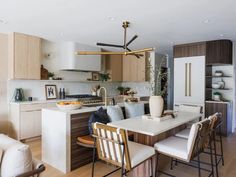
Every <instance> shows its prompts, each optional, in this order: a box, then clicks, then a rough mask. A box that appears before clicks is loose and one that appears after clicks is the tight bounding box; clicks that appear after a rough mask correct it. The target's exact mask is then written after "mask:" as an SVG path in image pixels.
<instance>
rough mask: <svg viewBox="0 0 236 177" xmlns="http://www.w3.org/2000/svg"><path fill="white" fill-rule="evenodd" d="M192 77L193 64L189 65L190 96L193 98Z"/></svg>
mask: <svg viewBox="0 0 236 177" xmlns="http://www.w3.org/2000/svg"><path fill="white" fill-rule="evenodd" d="M191 77H192V63H189V78H188V79H189V82H188V84H189V87H188V88H189V96H191V89H192V88H191V82H192V81H191Z"/></svg>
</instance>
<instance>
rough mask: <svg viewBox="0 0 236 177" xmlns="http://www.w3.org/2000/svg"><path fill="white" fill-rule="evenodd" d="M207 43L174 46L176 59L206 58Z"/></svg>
mask: <svg viewBox="0 0 236 177" xmlns="http://www.w3.org/2000/svg"><path fill="white" fill-rule="evenodd" d="M205 55H206V43H205V42H198V43H191V44H181V45H176V46H174V58H182V57H193V56H205Z"/></svg>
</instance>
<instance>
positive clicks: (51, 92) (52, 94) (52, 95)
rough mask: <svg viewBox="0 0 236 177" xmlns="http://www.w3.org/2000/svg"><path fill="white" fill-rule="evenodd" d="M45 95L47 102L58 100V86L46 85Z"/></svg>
mask: <svg viewBox="0 0 236 177" xmlns="http://www.w3.org/2000/svg"><path fill="white" fill-rule="evenodd" d="M45 95H46V99H47V100H53V99H57V86H56V85H45Z"/></svg>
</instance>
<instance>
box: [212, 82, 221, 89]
mask: <svg viewBox="0 0 236 177" xmlns="http://www.w3.org/2000/svg"><path fill="white" fill-rule="evenodd" d="M211 86H212V88H213V89H219V88H220V87H221V85H220V84H216V83H215V84H211Z"/></svg>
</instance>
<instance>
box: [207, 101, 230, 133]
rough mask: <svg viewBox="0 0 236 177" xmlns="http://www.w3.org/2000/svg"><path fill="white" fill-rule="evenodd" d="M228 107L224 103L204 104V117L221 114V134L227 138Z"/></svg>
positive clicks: (228, 128)
mask: <svg viewBox="0 0 236 177" xmlns="http://www.w3.org/2000/svg"><path fill="white" fill-rule="evenodd" d="M228 110H229V105H228V104H224V103H206V104H205V115H206V117H208V116H210V115H212V114H214V113H216V112H221V113H222V121H223V124H222V134H223V135H224V136H228V135H229V134H230V133H231V127H232V126H231V124H232V123H231V122H232V121H231V115H229V113H228Z"/></svg>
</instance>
